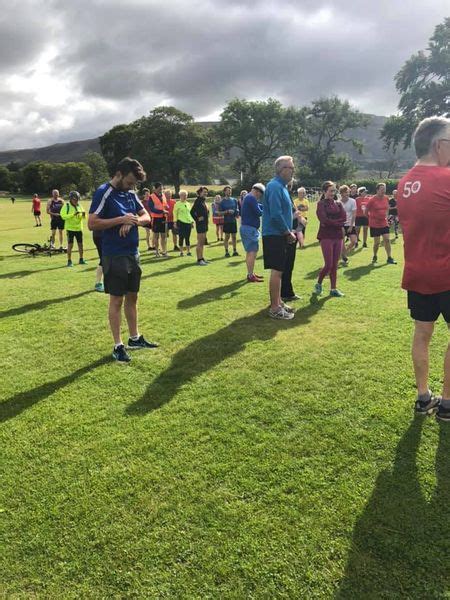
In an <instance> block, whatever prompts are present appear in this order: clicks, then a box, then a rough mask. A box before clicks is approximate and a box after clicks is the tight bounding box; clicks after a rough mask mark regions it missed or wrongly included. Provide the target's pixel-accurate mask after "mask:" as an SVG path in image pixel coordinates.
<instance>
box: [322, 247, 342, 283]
mask: <svg viewBox="0 0 450 600" xmlns="http://www.w3.org/2000/svg"><path fill="white" fill-rule="evenodd" d="M320 246H321V248H322V254H323V258H324V260H325V264H324V266H323V269H322V270H321V271H320V273H319V279H318V282H319V283H322V281H323V280H324V278H325V276H326V275H329V276H330V281H331V289H332V290H335V289H336V278H337V266H338V262H339V257H340V256H341V251H342V240H320Z"/></svg>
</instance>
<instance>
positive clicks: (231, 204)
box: [219, 196, 239, 223]
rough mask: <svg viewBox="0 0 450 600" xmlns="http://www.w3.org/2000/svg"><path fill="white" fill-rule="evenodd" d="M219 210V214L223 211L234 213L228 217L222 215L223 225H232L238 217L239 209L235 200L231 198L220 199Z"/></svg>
mask: <svg viewBox="0 0 450 600" xmlns="http://www.w3.org/2000/svg"><path fill="white" fill-rule="evenodd" d="M219 210H220V211H221V212H223V211H225V210H232V211H234V212H233V214H232V215H230V214H228V215H223V222H224V223H234V222H235V221H236V217H238V216H239V207H238V203H237V200H236V198H232V197H231V196H230V197H229V198H222V201H221V203H220V208H219Z"/></svg>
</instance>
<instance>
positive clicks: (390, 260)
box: [386, 256, 397, 265]
mask: <svg viewBox="0 0 450 600" xmlns="http://www.w3.org/2000/svg"><path fill="white" fill-rule="evenodd" d="M386 262H387V264H388V265H396V264H397V261H396V260H394V259H393V258H392V256H390V257H389V258H388V259H387V261H386Z"/></svg>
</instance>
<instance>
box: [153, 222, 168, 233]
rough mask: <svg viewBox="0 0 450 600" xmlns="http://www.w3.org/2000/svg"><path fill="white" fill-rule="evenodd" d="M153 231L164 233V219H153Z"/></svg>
mask: <svg viewBox="0 0 450 600" xmlns="http://www.w3.org/2000/svg"><path fill="white" fill-rule="evenodd" d="M153 232H154V233H166V220H165V219H153Z"/></svg>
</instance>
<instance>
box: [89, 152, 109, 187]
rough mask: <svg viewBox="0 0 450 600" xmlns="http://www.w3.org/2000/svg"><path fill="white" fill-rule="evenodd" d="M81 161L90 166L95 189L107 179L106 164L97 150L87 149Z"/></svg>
mask: <svg viewBox="0 0 450 600" xmlns="http://www.w3.org/2000/svg"><path fill="white" fill-rule="evenodd" d="M83 162H84V163H85V164H87V165H88V166H89V167H90V168H91V171H92V184H93V187H94V189H97V188H98V186H99V185H101V184H102V183H105V181H107V180H108V179H109V172H108V165H107V164H106V161H105V159H104V158H103V156H102V155H101V154H99V153H98V152H93V151H92V150H89V151H88V152H86V153H85V155H84V156H83Z"/></svg>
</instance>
